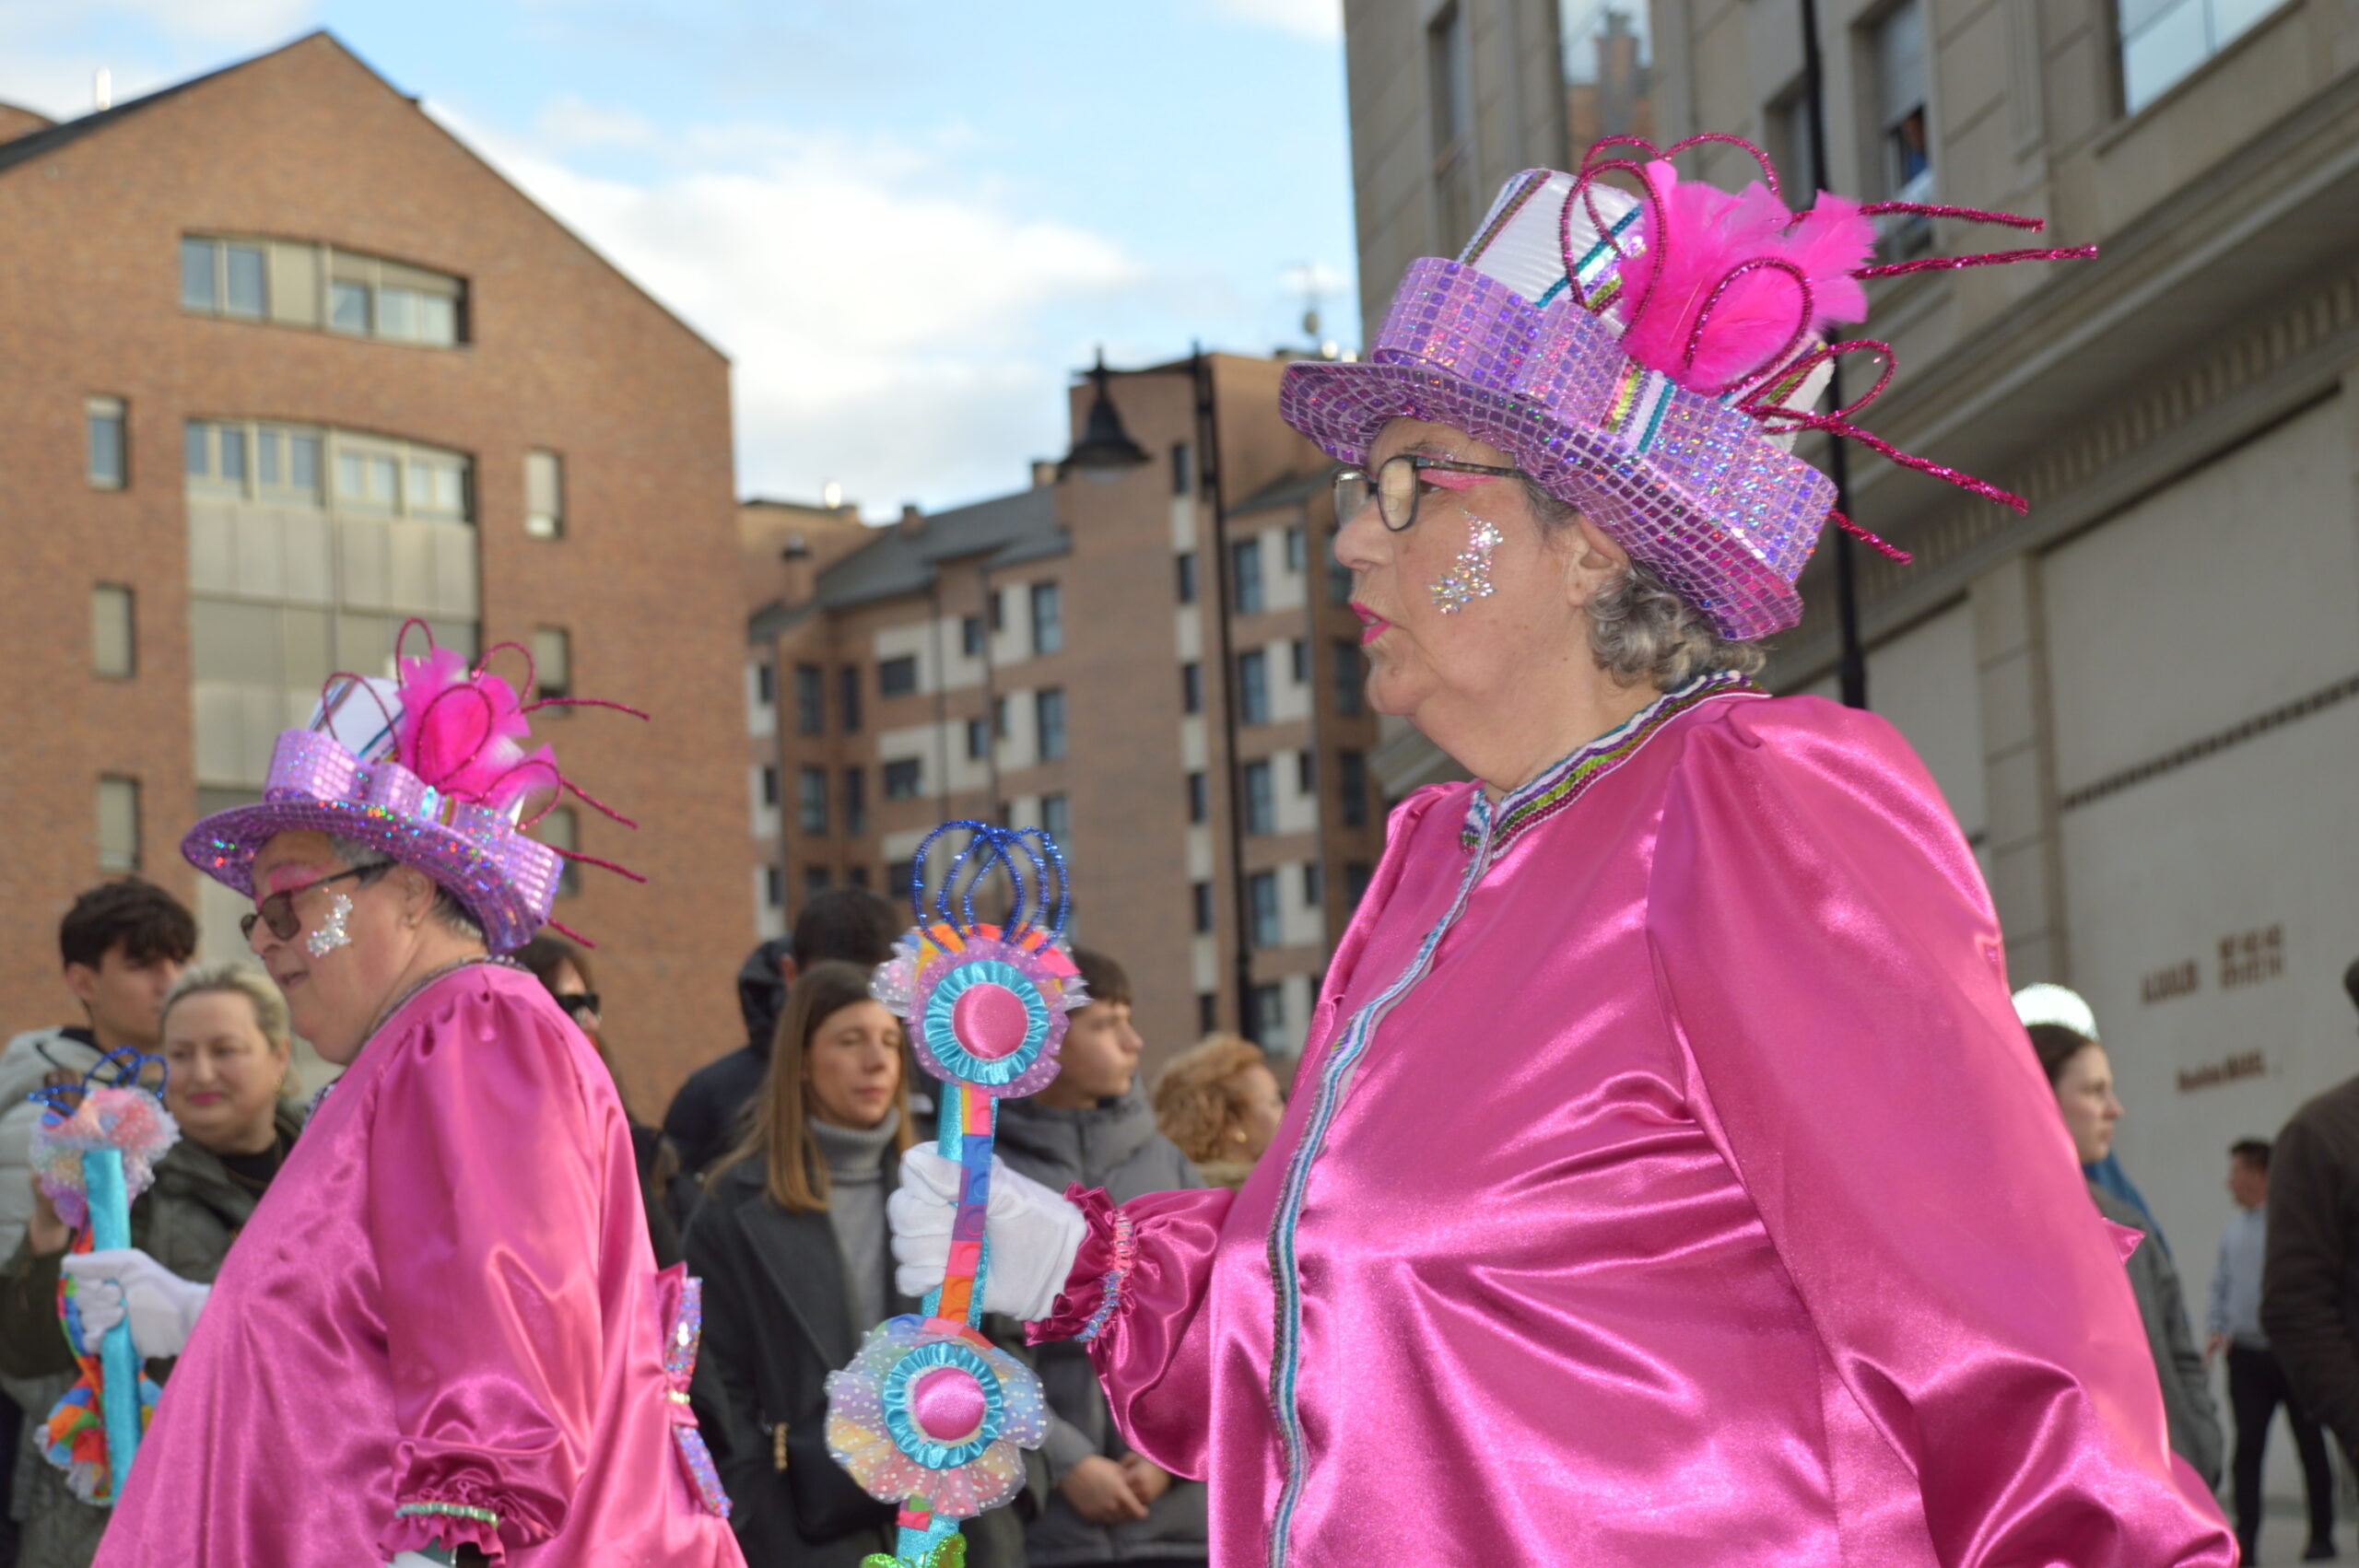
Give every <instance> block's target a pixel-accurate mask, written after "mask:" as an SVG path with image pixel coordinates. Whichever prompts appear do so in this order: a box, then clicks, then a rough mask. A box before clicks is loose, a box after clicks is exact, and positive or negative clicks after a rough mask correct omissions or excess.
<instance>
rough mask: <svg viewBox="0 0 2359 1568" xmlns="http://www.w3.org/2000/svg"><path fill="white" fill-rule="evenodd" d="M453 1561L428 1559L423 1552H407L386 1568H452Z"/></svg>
mask: <svg viewBox="0 0 2359 1568" xmlns="http://www.w3.org/2000/svg"><path fill="white" fill-rule="evenodd" d="M450 1563H451V1559H449V1558H447V1557H428V1556H427V1555H426V1553H424V1552H422V1551H405V1552H403V1553H402V1554H401V1555H400V1556H398V1557H396V1558H394V1559H393V1562H389V1563H387V1564H386V1565H385V1568H450Z"/></svg>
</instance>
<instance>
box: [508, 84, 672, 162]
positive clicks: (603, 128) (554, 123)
mask: <svg viewBox="0 0 2359 1568" xmlns="http://www.w3.org/2000/svg"><path fill="white" fill-rule="evenodd" d="M534 132H535V134H536V135H537V136H538V138H539V140H540V142H541V144H542V145H543V146H546V147H549V148H552V149H555V150H558V151H564V150H569V149H571V148H575V147H643V146H648V145H650V144H651V143H652V142H653V141H654V140H655V127H654V125H653V124H652V123H651V122H650V121H649V120H648V119H647V117H646V116H645V115H643V114H636V113H633V112H632V111H629V110H628V109H614V108H609V107H607V106H605V105H603V104H596V103H590V102H586V101H585V100H583V99H578V98H574V97H572V96H570V95H569V96H567V97H564V98H558V99H551V100H550V101H549V102H548V103H547V104H546V105H544V106H543V107H542V110H541V112H540V114H539V115H538V116H537V117H536V118H535V119H534Z"/></svg>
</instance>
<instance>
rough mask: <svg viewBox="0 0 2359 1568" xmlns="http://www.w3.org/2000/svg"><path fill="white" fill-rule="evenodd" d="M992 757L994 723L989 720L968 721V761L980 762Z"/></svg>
mask: <svg viewBox="0 0 2359 1568" xmlns="http://www.w3.org/2000/svg"><path fill="white" fill-rule="evenodd" d="M990 755H992V721H991V720H988V719H969V720H967V759H968V761H969V762H980V761H982V760H983V759H984V758H985V757H988V756H990Z"/></svg>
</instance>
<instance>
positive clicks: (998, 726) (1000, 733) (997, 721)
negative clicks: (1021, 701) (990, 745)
mask: <svg viewBox="0 0 2359 1568" xmlns="http://www.w3.org/2000/svg"><path fill="white" fill-rule="evenodd" d="M992 739H993V740H998V741H1003V740H1005V739H1007V698H1005V697H1003V696H995V697H993V698H992Z"/></svg>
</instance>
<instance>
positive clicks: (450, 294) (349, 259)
mask: <svg viewBox="0 0 2359 1568" xmlns="http://www.w3.org/2000/svg"><path fill="white" fill-rule="evenodd" d="M464 292H465V286H464V284H462V283H461V282H460V281H459V280H458V279H457V278H455V277H451V276H449V275H444V274H441V273H431V272H428V271H426V270H424V269H423V268H420V267H412V266H405V265H403V264H402V263H399V262H389V261H384V260H382V259H381V258H379V257H376V256H358V255H354V254H352V253H350V252H345V251H338V252H334V254H333V255H331V256H330V257H329V259H328V329H329V330H330V331H331V332H340V333H353V334H355V335H358V336H364V337H381V338H391V339H393V341H394V342H397V343H422V344H428V345H433V346H436V347H440V348H448V347H450V346H451V345H453V344H455V343H457V342H458V341H459V338H460V327H461V322H460V316H461V313H462V310H461V302H462V298H463V296H464Z"/></svg>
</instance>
